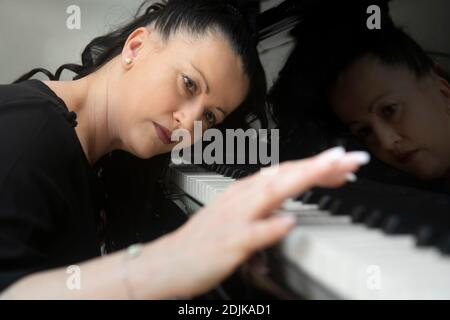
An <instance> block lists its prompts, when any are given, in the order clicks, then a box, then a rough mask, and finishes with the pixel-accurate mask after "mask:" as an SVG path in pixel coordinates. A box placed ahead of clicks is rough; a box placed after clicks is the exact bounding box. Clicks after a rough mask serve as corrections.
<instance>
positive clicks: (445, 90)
mask: <svg viewBox="0 0 450 320" xmlns="http://www.w3.org/2000/svg"><path fill="white" fill-rule="evenodd" d="M433 69H434V72H435V73H436V75H437V81H438V83H439V92H440V93H441V94H442V96H443V97H444V99H445V101H446V104H447V108H448V109H450V83H449V79H450V77H449V75H448V74H447V73H446V72H445V70H444V68H442V66H440V65H439V64H438V63H435V64H434V68H433Z"/></svg>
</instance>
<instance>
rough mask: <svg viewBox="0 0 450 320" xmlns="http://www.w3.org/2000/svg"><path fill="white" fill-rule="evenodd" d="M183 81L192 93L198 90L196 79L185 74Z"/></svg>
mask: <svg viewBox="0 0 450 320" xmlns="http://www.w3.org/2000/svg"><path fill="white" fill-rule="evenodd" d="M182 77H183V83H184V86H185V87H186V89H187V90H188V91H189V92H190V93H191V94H195V92H197V85H196V84H195V82H194V81H192V80H191V79H190V78H189V77H188V76H186V75H183V76H182Z"/></svg>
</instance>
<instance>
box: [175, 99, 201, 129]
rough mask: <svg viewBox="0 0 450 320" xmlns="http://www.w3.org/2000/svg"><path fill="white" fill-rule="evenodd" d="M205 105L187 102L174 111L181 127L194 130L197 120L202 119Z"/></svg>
mask: <svg viewBox="0 0 450 320" xmlns="http://www.w3.org/2000/svg"><path fill="white" fill-rule="evenodd" d="M202 115H203V107H202V106H201V104H199V103H196V104H193V103H192V104H186V105H184V106H182V107H181V108H179V109H178V110H177V111H175V112H174V113H173V117H174V119H175V121H176V122H177V124H178V127H179V128H182V129H185V130H188V131H189V132H192V131H193V130H194V123H195V121H201V120H202Z"/></svg>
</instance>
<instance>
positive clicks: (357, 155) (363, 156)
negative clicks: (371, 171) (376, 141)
mask: <svg viewBox="0 0 450 320" xmlns="http://www.w3.org/2000/svg"><path fill="white" fill-rule="evenodd" d="M347 157H348V158H350V159H352V160H353V161H356V162H357V163H359V164H360V165H365V164H368V163H369V162H370V154H369V153H368V152H366V151H353V152H349V153H347Z"/></svg>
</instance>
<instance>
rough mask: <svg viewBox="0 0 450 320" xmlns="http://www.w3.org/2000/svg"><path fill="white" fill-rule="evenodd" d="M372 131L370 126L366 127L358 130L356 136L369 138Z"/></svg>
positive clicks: (363, 138) (364, 138)
mask: <svg viewBox="0 0 450 320" xmlns="http://www.w3.org/2000/svg"><path fill="white" fill-rule="evenodd" d="M371 133H372V130H370V128H366V127H364V128H361V129H359V130H357V131H356V136H357V137H358V138H359V139H361V140H367V139H368V138H369V136H370V134H371Z"/></svg>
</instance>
